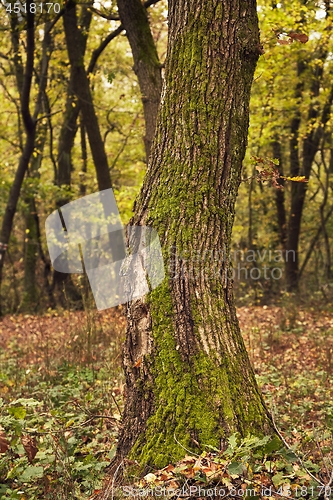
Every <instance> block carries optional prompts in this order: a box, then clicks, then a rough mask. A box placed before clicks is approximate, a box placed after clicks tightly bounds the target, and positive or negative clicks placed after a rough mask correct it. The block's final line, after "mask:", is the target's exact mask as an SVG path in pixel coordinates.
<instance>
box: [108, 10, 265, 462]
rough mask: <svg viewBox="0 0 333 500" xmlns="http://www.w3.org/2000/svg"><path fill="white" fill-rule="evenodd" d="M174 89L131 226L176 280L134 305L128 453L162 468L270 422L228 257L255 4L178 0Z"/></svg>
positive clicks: (172, 35)
mask: <svg viewBox="0 0 333 500" xmlns="http://www.w3.org/2000/svg"><path fill="white" fill-rule="evenodd" d="M169 29H170V31H169V45H168V55H167V65H166V77H165V78H166V87H165V91H164V93H163V97H162V103H161V108H160V112H159V119H158V125H157V132H156V138H155V141H154V144H153V149H152V153H151V161H150V165H149V168H148V172H147V176H146V179H145V182H144V186H143V189H142V191H141V194H140V197H139V199H138V201H137V204H136V215H135V217H134V218H133V221H132V224H139V225H144V224H148V225H152V226H153V227H154V228H155V229H156V230H157V231H158V233H159V236H160V239H161V244H162V248H163V252H164V262H165V269H166V278H165V280H164V281H163V283H162V284H161V285H160V286H159V287H158V288H156V289H155V290H153V291H152V292H151V293H150V294H149V295H148V296H147V297H145V298H143V299H141V300H135V301H133V302H132V303H131V304H130V305H129V307H128V329H127V336H126V342H125V347H124V369H125V374H126V385H127V398H126V404H125V410H124V415H123V427H122V430H121V433H120V436H119V447H118V456H119V458H122V457H124V456H126V455H129V456H130V457H131V458H135V459H137V460H138V461H139V462H140V463H141V464H142V466H144V465H156V466H163V465H165V464H166V463H168V462H169V461H173V462H174V461H175V460H177V459H179V458H180V457H182V456H184V454H186V451H185V449H184V448H183V447H185V448H187V449H192V450H196V451H197V450H198V448H199V449H200V448H201V447H204V446H205V445H213V446H217V447H220V446H221V444H222V442H223V441H224V439H225V438H226V437H227V436H228V435H229V434H230V433H232V432H235V431H238V432H240V434H241V435H245V434H247V433H259V434H260V433H265V432H266V431H271V422H270V418H269V415H268V412H267V410H266V408H265V406H264V403H263V400H262V397H261V395H260V393H259V390H258V387H257V384H256V381H255V377H254V373H253V371H252V368H251V366H250V362H249V359H248V355H247V353H246V350H245V347H244V343H243V340H242V337H241V333H240V330H239V325H238V321H237V316H236V311H235V306H234V300H233V294H232V280H231V279H229V278H228V273H229V271H230V268H231V263H230V262H229V259H228V254H229V250H230V239H231V231H232V225H233V220H234V205H235V201H236V197H237V192H238V187H239V182H240V178H241V168H242V160H243V158H244V154H245V148H246V140H247V130H248V118H249V98H250V89H251V84H252V79H253V73H254V69H255V66H256V62H257V59H258V56H259V54H260V51H261V49H260V42H259V32H258V23H257V14H256V2H255V0H228V1H227V0H212V1H211V2H204V3H203V2H202V1H200V0H186V1H185V0H170V1H169Z"/></svg>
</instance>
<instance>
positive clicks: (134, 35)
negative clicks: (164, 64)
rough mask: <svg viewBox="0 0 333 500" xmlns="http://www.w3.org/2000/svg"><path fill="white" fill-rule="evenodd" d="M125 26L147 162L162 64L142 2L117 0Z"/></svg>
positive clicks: (155, 116)
mask: <svg viewBox="0 0 333 500" xmlns="http://www.w3.org/2000/svg"><path fill="white" fill-rule="evenodd" d="M117 4H118V10H119V15H120V19H121V22H122V25H123V26H124V28H125V29H126V35H127V38H128V41H129V43H130V45H131V49H132V54H133V59H134V71H135V73H136V75H137V77H138V81H139V85H140V90H141V95H142V103H143V112H144V117H145V125H146V135H145V138H144V142H145V148H146V156H147V162H148V159H149V154H150V150H151V145H152V142H153V139H154V135H155V129H156V119H157V111H158V107H159V104H160V98H161V91H162V76H161V64H160V62H159V59H158V54H157V50H156V46H155V42H154V40H153V36H152V33H151V31H150V26H149V21H148V15H147V11H146V9H145V7H144V5H143V4H142V3H141V0H117Z"/></svg>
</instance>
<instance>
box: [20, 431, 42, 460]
mask: <svg viewBox="0 0 333 500" xmlns="http://www.w3.org/2000/svg"><path fill="white" fill-rule="evenodd" d="M21 443H22V444H23V448H24V449H25V452H26V454H27V457H28V460H29V462H30V463H32V461H33V459H34V458H35V456H36V454H37V452H38V448H37V445H36V438H35V437H31V436H22V437H21Z"/></svg>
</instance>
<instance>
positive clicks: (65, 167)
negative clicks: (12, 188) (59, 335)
mask: <svg viewBox="0 0 333 500" xmlns="http://www.w3.org/2000/svg"><path fill="white" fill-rule="evenodd" d="M91 18H92V14H91V12H90V11H89V10H88V9H87V8H86V7H83V11H82V15H81V18H80V21H79V24H80V29H79V28H78V27H77V28H76V32H75V37H76V38H75V40H76V41H75V43H76V45H77V48H76V49H77V50H78V51H79V52H80V57H81V60H82V61H83V59H84V55H85V52H86V47H87V33H88V32H89V26H90V23H91ZM75 19H76V18H75ZM76 79H77V69H76V66H75V65H74V64H71V69H70V77H69V82H68V87H67V98H66V111H65V116H64V121H63V124H62V127H61V130H60V135H59V142H58V157H57V178H56V183H57V185H58V186H62V187H68V188H70V186H71V177H72V171H73V164H72V149H73V146H74V140H75V136H76V132H77V129H78V124H77V119H78V116H79V113H80V101H79V100H78V96H77V95H76V89H77V88H78V83H77V82H76ZM69 201H70V200H69V196H64V197H62V198H61V199H60V200H58V201H57V208H60V207H62V206H63V205H66V204H67V203H69ZM52 286H53V289H58V293H59V300H60V302H61V304H62V306H64V307H65V306H66V302H67V299H69V301H70V302H72V303H76V306H77V305H78V303H79V304H80V303H81V302H82V297H81V294H80V293H79V291H78V290H77V288H76V287H75V285H74V283H73V280H72V278H71V276H70V275H68V274H65V273H61V272H60V271H57V270H56V269H54V271H53V284H52Z"/></svg>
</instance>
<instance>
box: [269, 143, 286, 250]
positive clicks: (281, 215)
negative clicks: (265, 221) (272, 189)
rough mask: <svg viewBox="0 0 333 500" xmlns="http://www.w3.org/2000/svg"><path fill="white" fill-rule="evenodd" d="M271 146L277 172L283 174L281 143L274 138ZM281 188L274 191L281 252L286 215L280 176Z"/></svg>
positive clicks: (282, 182) (283, 247)
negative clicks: (277, 166) (275, 159)
mask: <svg viewBox="0 0 333 500" xmlns="http://www.w3.org/2000/svg"><path fill="white" fill-rule="evenodd" d="M272 146H273V156H274V158H277V159H278V160H279V173H280V175H281V176H283V175H284V174H283V158H282V151H281V143H280V142H279V140H278V139H277V138H276V139H275V141H274V142H273V144H272ZM279 184H280V186H282V189H277V190H276V193H275V205H276V211H277V216H278V217H277V218H278V228H279V239H280V244H281V247H282V250H283V252H284V253H285V250H286V240H287V216H286V208H285V196H284V190H283V186H284V180H283V179H282V178H281V179H280V180H279Z"/></svg>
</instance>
